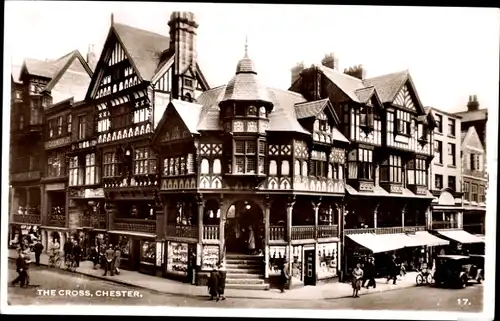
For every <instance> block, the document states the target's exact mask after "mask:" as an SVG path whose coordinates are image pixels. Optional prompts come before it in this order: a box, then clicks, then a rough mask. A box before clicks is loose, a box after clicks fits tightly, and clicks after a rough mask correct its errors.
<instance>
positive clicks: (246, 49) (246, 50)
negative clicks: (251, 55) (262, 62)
mask: <svg viewBox="0 0 500 321" xmlns="http://www.w3.org/2000/svg"><path fill="white" fill-rule="evenodd" d="M245 58H248V35H246V36H245Z"/></svg>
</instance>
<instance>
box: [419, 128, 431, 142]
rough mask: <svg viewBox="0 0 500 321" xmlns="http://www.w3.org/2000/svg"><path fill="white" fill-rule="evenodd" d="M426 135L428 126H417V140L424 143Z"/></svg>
mask: <svg viewBox="0 0 500 321" xmlns="http://www.w3.org/2000/svg"><path fill="white" fill-rule="evenodd" d="M428 134H429V129H428V126H427V125H425V124H418V140H420V141H424V142H426V141H427V135H428Z"/></svg>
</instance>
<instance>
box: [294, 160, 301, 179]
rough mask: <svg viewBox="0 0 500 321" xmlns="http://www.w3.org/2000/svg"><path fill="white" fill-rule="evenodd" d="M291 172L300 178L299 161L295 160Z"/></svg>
mask: <svg viewBox="0 0 500 321" xmlns="http://www.w3.org/2000/svg"><path fill="white" fill-rule="evenodd" d="M293 171H294V175H295V176H300V161H299V160H295V169H294V170H293Z"/></svg>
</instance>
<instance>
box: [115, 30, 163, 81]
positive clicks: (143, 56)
mask: <svg viewBox="0 0 500 321" xmlns="http://www.w3.org/2000/svg"><path fill="white" fill-rule="evenodd" d="M113 29H114V30H115V31H116V35H117V37H118V39H119V40H120V42H121V43H122V45H123V49H124V50H125V51H126V52H127V54H128V56H129V57H130V58H131V59H132V60H133V63H134V64H135V66H136V68H137V71H138V72H139V76H140V77H141V78H142V79H143V80H145V81H151V79H152V78H153V76H154V75H155V71H156V70H157V68H158V65H159V64H160V58H162V54H163V52H164V51H165V50H167V49H169V46H170V37H167V36H164V35H160V34H157V33H154V32H151V31H146V30H142V29H138V28H135V27H131V26H127V25H124V24H121V23H114V24H113Z"/></svg>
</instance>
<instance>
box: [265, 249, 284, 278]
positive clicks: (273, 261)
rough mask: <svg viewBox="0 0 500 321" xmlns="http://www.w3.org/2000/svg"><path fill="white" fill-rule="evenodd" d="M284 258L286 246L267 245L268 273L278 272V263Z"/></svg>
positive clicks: (275, 273)
mask: <svg viewBox="0 0 500 321" xmlns="http://www.w3.org/2000/svg"><path fill="white" fill-rule="evenodd" d="M285 259H286V247H284V246H270V247H269V274H271V275H279V274H280V263H282V262H283V260H285Z"/></svg>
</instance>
